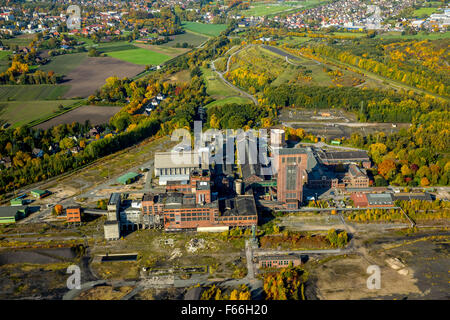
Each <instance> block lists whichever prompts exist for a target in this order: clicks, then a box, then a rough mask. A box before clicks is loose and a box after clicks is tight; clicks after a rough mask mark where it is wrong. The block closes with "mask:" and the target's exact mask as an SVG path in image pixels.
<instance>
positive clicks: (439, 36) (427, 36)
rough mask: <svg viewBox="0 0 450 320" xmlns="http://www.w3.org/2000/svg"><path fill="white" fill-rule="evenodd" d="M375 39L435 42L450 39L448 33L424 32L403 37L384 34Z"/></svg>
mask: <svg viewBox="0 0 450 320" xmlns="http://www.w3.org/2000/svg"><path fill="white" fill-rule="evenodd" d="M377 38H381V39H406V40H410V39H411V40H414V39H417V40H426V39H428V40H436V39H449V38H450V32H449V31H447V32H444V33H441V32H431V33H428V34H426V33H424V32H419V33H417V34H414V35H404V36H402V34H401V32H393V31H392V32H386V33H383V34H380V35H377Z"/></svg>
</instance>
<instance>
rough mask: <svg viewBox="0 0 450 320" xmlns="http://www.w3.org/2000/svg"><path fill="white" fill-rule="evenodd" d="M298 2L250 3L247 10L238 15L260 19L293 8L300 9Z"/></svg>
mask: <svg viewBox="0 0 450 320" xmlns="http://www.w3.org/2000/svg"><path fill="white" fill-rule="evenodd" d="M300 3H302V2H300V1H292V2H284V3H283V4H281V3H278V2H259V3H258V2H256V3H251V4H250V7H249V9H247V10H242V11H241V12H240V13H241V14H243V15H244V16H255V17H262V16H267V15H270V14H275V13H279V12H283V11H287V10H291V9H294V8H300V7H301V5H300Z"/></svg>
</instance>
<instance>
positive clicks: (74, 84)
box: [64, 57, 144, 98]
mask: <svg viewBox="0 0 450 320" xmlns="http://www.w3.org/2000/svg"><path fill="white" fill-rule="evenodd" d="M143 70H144V67H143V66H138V65H136V64H132V63H129V62H125V61H121V60H118V59H115V58H112V57H96V58H94V57H88V58H87V59H86V60H85V61H84V62H83V63H82V64H81V65H80V66H78V67H77V68H76V69H75V70H73V71H72V72H70V73H69V74H68V75H67V76H66V77H65V80H66V81H65V82H64V84H68V85H70V86H71V88H70V90H69V91H68V92H67V93H66V94H65V96H64V97H65V98H72V97H83V98H86V97H88V96H89V95H91V94H93V93H94V92H95V90H96V89H99V88H100V87H101V86H103V85H104V84H105V79H106V78H108V77H112V76H117V77H119V78H124V77H133V76H135V75H136V74H138V73H139V72H141V71H143Z"/></svg>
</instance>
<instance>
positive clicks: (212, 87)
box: [201, 67, 251, 107]
mask: <svg viewBox="0 0 450 320" xmlns="http://www.w3.org/2000/svg"><path fill="white" fill-rule="evenodd" d="M201 70H202V73H203V79H205V82H206V93H207V94H208V95H210V96H211V97H213V98H214V99H216V101H214V102H211V103H210V104H208V105H206V107H210V106H218V105H224V104H227V103H247V102H250V103H251V101H250V100H249V99H248V98H246V97H243V96H241V94H240V92H239V91H236V90H234V89H233V88H231V87H229V86H227V85H226V84H225V82H223V81H222V80H221V79H220V78H219V76H218V75H217V74H216V73H215V72H213V71H212V70H211V69H209V68H204V67H201Z"/></svg>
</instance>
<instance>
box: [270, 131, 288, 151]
mask: <svg viewBox="0 0 450 320" xmlns="http://www.w3.org/2000/svg"><path fill="white" fill-rule="evenodd" d="M285 141H286V133H285V131H284V130H283V129H271V130H270V145H271V147H272V148H276V147H278V148H282V147H284V144H285Z"/></svg>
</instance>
